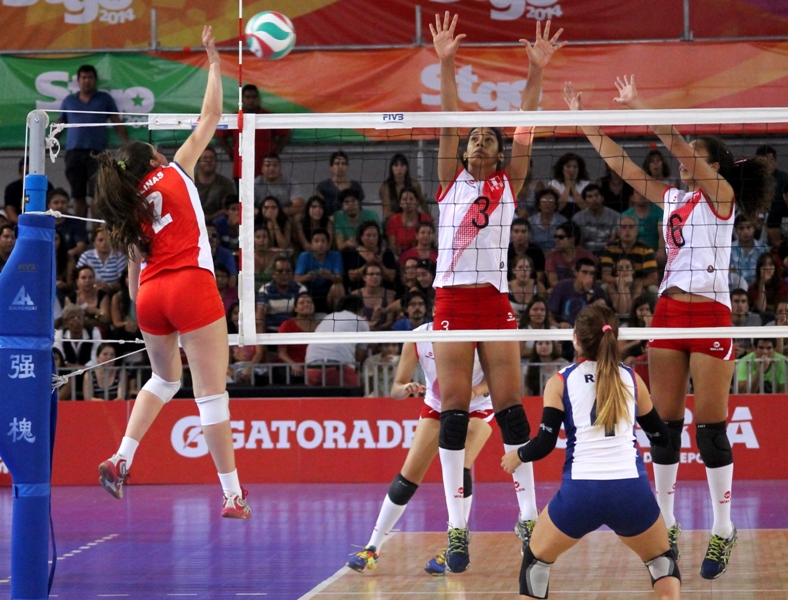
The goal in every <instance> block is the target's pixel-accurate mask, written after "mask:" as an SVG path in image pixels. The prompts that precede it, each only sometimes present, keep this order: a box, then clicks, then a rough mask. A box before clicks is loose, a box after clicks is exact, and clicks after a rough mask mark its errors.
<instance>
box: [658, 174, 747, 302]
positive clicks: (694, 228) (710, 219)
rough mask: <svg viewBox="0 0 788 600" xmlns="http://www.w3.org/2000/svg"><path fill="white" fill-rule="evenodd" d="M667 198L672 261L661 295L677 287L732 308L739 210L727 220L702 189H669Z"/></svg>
mask: <svg viewBox="0 0 788 600" xmlns="http://www.w3.org/2000/svg"><path fill="white" fill-rule="evenodd" d="M664 201H665V221H664V223H663V234H664V236H665V250H666V252H667V255H668V262H667V264H666V265H665V276H664V277H663V278H662V284H661V285H660V286H659V293H660V295H662V292H664V291H665V290H666V289H668V288H669V287H672V286H675V287H677V288H679V289H681V290H683V291H685V292H690V293H692V294H698V295H700V296H706V297H707V298H711V299H712V300H715V301H717V302H719V303H720V304H723V305H725V306H727V307H728V308H729V309H730V307H731V298H730V291H729V287H728V269H729V267H730V264H731V239H732V237H733V217H734V212H735V210H734V211H732V212H731V215H730V217H728V218H727V219H723V218H722V217H720V216H719V215H718V214H717V213H716V212H715V211H714V207H713V206H712V205H711V203H710V202H709V199H708V198H707V197H706V195H705V194H704V193H703V192H702V191H701V190H696V191H694V192H684V191H682V190H679V189H677V188H669V189H668V190H667V191H666V192H665V197H664Z"/></svg>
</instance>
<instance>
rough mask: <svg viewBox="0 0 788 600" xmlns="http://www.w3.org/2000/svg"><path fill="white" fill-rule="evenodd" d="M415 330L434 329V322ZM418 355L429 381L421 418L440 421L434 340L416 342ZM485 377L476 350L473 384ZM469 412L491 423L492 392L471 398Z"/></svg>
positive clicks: (477, 383)
mask: <svg viewBox="0 0 788 600" xmlns="http://www.w3.org/2000/svg"><path fill="white" fill-rule="evenodd" d="M414 331H432V323H425V324H424V325H421V326H420V327H417V328H416V329H414ZM416 357H417V358H418V359H419V364H420V365H421V368H422V370H423V371H424V379H425V380H426V383H427V385H426V388H427V391H426V392H425V394H424V406H423V407H422V410H421V418H422V419H435V420H437V421H440V418H441V396H440V389H439V387H438V372H437V370H436V369H435V357H434V356H433V353H432V342H416ZM483 379H484V373H483V372H482V365H481V363H480V362H479V355H478V354H477V353H475V352H474V356H473V376H472V379H471V385H472V386H475V385H479V384H480V383H481V382H482V380H483ZM468 412H469V413H470V417H471V418H472V419H473V418H477V419H482V420H483V421H486V422H487V423H489V422H490V421H491V420H492V418H493V407H492V401H491V400H490V394H484V395H483V396H477V397H476V398H474V399H473V400H471V406H470V408H469V409H468Z"/></svg>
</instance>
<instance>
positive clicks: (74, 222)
mask: <svg viewBox="0 0 788 600" xmlns="http://www.w3.org/2000/svg"><path fill="white" fill-rule="evenodd" d="M69 199H70V198H69V195H68V192H67V191H66V190H64V189H63V188H55V189H54V190H52V191H50V192H49V194H48V195H47V210H55V211H57V212H59V213H60V214H61V215H71V213H70V212H68V201H69ZM55 231H57V232H58V233H59V234H60V241H61V243H62V244H63V245H64V246H65V247H66V250H67V251H68V253H69V255H70V256H73V257H74V260H76V259H78V258H79V255H80V254H82V253H83V252H84V251H85V250H87V249H88V231H87V229H86V228H85V221H80V220H79V219H69V218H66V216H62V217H55Z"/></svg>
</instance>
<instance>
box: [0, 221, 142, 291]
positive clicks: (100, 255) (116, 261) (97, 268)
mask: <svg viewBox="0 0 788 600" xmlns="http://www.w3.org/2000/svg"><path fill="white" fill-rule="evenodd" d="M0 240H2V238H0ZM127 262H128V261H127V260H126V257H125V256H124V255H123V254H121V253H120V252H115V251H113V250H112V248H110V245H109V237H108V236H107V232H106V231H104V228H102V227H98V228H96V230H95V231H94V232H93V248H92V249H91V250H86V251H85V252H83V253H82V254H81V255H80V257H79V260H78V261H77V268H80V267H84V266H85V265H88V266H89V267H91V268H92V269H93V273H94V274H95V276H96V288H97V289H98V290H100V291H102V292H106V293H110V294H111V293H114V292H117V291H118V290H119V289H120V284H121V280H120V277H121V274H122V273H123V271H124V269H126V264H127Z"/></svg>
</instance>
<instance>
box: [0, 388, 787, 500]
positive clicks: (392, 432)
mask: <svg viewBox="0 0 788 600" xmlns="http://www.w3.org/2000/svg"><path fill="white" fill-rule="evenodd" d="M782 400H783V399H782V398H779V399H778V398H777V397H775V396H754V395H753V396H732V397H731V400H730V408H729V412H728V437H729V438H730V440H731V444H732V446H733V451H734V455H735V457H736V478H737V479H785V478H788V463H786V462H785V461H780V460H775V457H776V456H781V455H782V454H783V453H784V450H783V445H784V444H783V437H784V434H783V429H784V428H783V423H785V422H788V404H786V403H785V402H784V401H782ZM523 403H524V404H525V408H526V414H527V415H528V417H529V419H530V421H531V426H532V428H533V429H535V428H536V425H537V419H539V418H540V416H541V413H542V403H541V398H525V399H524V400H523ZM421 405H422V401H421V400H420V399H418V398H410V399H407V400H403V401H394V400H391V399H387V398H324V399H306V400H292V399H291V400H234V401H232V403H231V405H230V407H231V411H232V428H233V439H234V442H235V456H236V462H237V463H238V471H239V473H240V475H241V480H242V481H245V482H249V483H320V482H335V483H351V482H367V483H368V482H388V481H390V480H391V478H392V477H394V475H395V474H396V473H397V472H399V469H400V468H401V467H402V464H403V462H404V460H405V456H406V455H407V452H408V449H409V448H410V445H411V440H412V438H413V433H414V431H415V428H416V424H417V422H418V415H419V412H420V410H421ZM692 407H693V403H692V398H691V397H690V398H689V400H688V403H687V413H686V421H685V422H686V427H685V433H684V435H683V437H682V448H681V463H682V465H681V468H680V469H679V478H681V479H704V478H705V477H706V475H705V469H704V466H703V463H702V461H701V459H700V454H699V453H698V448H697V445H696V443H695V439H694V438H695V435H694V432H695V429H694V427H693V426H692V425H693V424H694V419H693V414H692ZM130 408H131V403H127V402H61V403H60V411H59V420H58V431H57V442H56V446H55V462H54V475H53V483H54V484H55V485H95V484H96V482H97V480H98V471H97V467H98V464H99V463H100V462H101V461H102V460H105V459H106V458H107V457H109V456H110V455H112V453H113V452H115V450H116V449H117V446H118V443H119V442H120V439H121V437H122V436H123V432H124V430H125V427H126V419H127V416H128V413H129V409H130ZM493 423H494V421H493ZM493 427H494V428H496V427H495V426H493ZM637 437H638V444H639V447H640V451H641V453H642V454H643V457H644V460H645V461H646V463H650V454H649V451H648V450H649V448H648V442H647V439H646V437H645V434H643V432H642V431H640V430H639V428H638V430H637ZM565 446H566V441H565V437H564V434H563V433H561V436H560V438H559V443H558V447H557V448H556V450H555V451H553V453H552V454H550V456H548V457H547V458H546V459H544V460H542V461H539V462H537V463H536V464H535V473H536V479H537V481H555V480H558V479H560V477H561V470H562V466H563V462H564V451H563V449H564V448H565ZM502 455H503V447H502V441H501V437H500V434H499V433H497V432H496V433H493V435H492V437H491V438H490V441H489V442H488V443H487V446H486V447H485V448H484V450H483V451H482V453H481V455H480V456H479V458H478V459H477V462H476V467H475V469H476V470H475V477H476V480H477V481H510V479H509V477H508V476H507V475H506V474H505V473H504V472H503V471H502V470H501V468H500V462H501V456H502ZM1 465H2V463H0V485H8V484H9V483H10V478H9V476H8V474H7V473H5V472H4V469H2V468H1ZM131 473H132V477H131V479H130V481H131V482H132V484H134V483H137V484H154V483H214V482H215V480H216V470H215V468H214V467H213V463H212V461H211V458H210V456H209V454H208V448H207V446H206V444H205V440H204V438H203V435H202V432H201V428H200V419H199V416H198V412H197V407H196V405H195V404H194V402H192V401H190V400H175V401H173V402H171V403H170V404H169V405H167V407H166V408H165V409H164V410H163V411H162V413H161V414H160V416H159V418H158V420H157V421H156V422H155V424H154V426H153V427H152V428H151V430H150V432H149V433H148V434H147V435H146V437H145V440H144V441H143V443H142V444H141V446H140V449H139V450H138V452H137V455H136V457H135V460H134V466H133V467H132V470H131ZM425 480H426V481H440V465H439V464H438V461H435V462H434V464H433V465H432V467H431V468H430V470H429V472H428V474H427V477H426V479H425Z"/></svg>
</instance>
